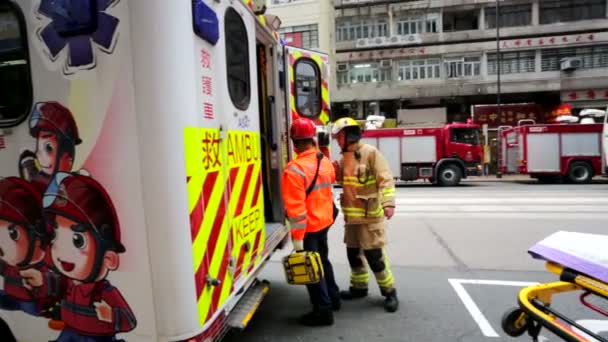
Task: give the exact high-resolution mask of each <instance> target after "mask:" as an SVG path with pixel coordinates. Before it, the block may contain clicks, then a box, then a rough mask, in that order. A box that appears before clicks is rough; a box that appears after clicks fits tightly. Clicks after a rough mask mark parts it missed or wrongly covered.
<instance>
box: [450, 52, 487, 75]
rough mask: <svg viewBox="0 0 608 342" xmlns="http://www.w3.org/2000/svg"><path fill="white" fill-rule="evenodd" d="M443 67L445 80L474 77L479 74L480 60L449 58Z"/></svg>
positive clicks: (474, 58)
mask: <svg viewBox="0 0 608 342" xmlns="http://www.w3.org/2000/svg"><path fill="white" fill-rule="evenodd" d="M444 66H445V76H446V77H447V78H464V77H475V76H479V75H480V73H481V58H480V57H464V58H449V59H446V60H445V61H444Z"/></svg>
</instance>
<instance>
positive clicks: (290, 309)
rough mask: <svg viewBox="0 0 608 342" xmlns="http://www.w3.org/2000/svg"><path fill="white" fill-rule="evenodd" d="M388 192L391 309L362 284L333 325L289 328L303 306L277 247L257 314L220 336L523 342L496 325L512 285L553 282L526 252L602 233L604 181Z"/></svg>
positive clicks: (336, 233) (341, 276)
mask: <svg viewBox="0 0 608 342" xmlns="http://www.w3.org/2000/svg"><path fill="white" fill-rule="evenodd" d="M336 192H337V193H338V192H339V190H337V191H336ZM397 198H398V199H397V205H398V208H397V213H396V216H395V217H394V218H393V219H392V220H391V221H390V222H389V229H388V238H389V241H390V242H389V244H388V246H387V250H388V253H389V256H390V259H391V264H392V267H393V273H394V275H395V278H396V282H397V290H398V294H399V298H400V301H401V307H400V310H399V311H398V312H397V313H394V314H389V313H385V312H384V311H383V309H382V306H381V305H382V297H380V295H379V291H378V289H377V287H376V286H375V284H373V283H371V284H373V285H374V286H373V287H371V288H372V291H371V296H369V297H368V298H365V299H362V300H359V301H355V302H346V303H344V305H343V308H342V310H341V311H340V312H338V313H337V314H336V316H335V319H336V323H335V325H334V326H331V327H324V328H306V327H301V326H299V325H298V323H297V319H298V317H299V315H300V314H302V313H304V312H306V311H308V310H309V308H310V307H309V304H308V301H307V294H306V292H305V289H304V288H303V287H299V286H291V285H287V284H286V283H285V280H284V275H283V273H282V268H281V265H280V264H279V263H278V262H277V261H278V260H280V258H281V257H282V256H283V255H284V254H285V253H287V252H288V251H283V252H281V253H277V254H275V256H274V257H273V261H272V262H271V263H270V264H269V265H268V266H267V268H266V269H265V270H264V272H263V273H262V276H261V278H264V279H267V280H269V281H270V282H271V286H272V288H271V291H270V293H269V294H268V295H267V297H266V299H265V301H264V302H263V303H262V305H261V306H260V309H259V311H258V312H257V313H256V315H255V316H254V318H253V319H252V321H251V323H250V324H249V326H248V327H247V329H246V330H245V331H244V332H241V333H239V334H236V335H231V336H229V337H228V339H227V340H228V341H251V342H256V341H349V342H351V341H353V342H354V341H425V342H427V341H428V342H431V341H432V342H434V341H437V342H439V341H441V342H444V341H463V342H481V341H484V342H485V341H531V339H530V337H527V336H525V335H524V336H523V337H520V338H518V339H513V338H511V337H508V336H506V334H505V333H504V332H503V331H502V329H501V326H500V319H501V316H502V315H503V313H504V312H505V311H506V310H507V309H509V308H511V307H513V306H515V305H516V303H517V299H516V296H517V293H518V290H519V289H520V288H521V287H522V286H524V285H526V284H528V283H533V282H548V281H555V280H557V279H556V276H554V275H553V274H551V273H549V272H547V271H545V268H544V263H543V262H541V261H537V260H534V259H532V258H531V257H530V256H529V255H528V254H527V252H526V251H527V249H528V248H529V247H531V246H532V245H533V244H535V243H536V242H538V241H540V240H542V239H543V238H544V237H546V236H548V235H550V234H552V233H554V232H556V231H559V230H569V231H579V232H589V233H597V234H601V233H604V234H605V233H606V232H607V231H608V229H607V228H606V227H608V184H595V185H586V186H574V185H537V184H528V183H527V182H523V183H506V182H467V183H466V184H465V185H463V186H460V187H457V188H437V187H432V186H429V185H424V184H415V185H410V186H405V187H400V188H399V189H398V191H397ZM339 220H341V219H339ZM342 233H343V228H342V223H341V221H339V222H336V224H335V226H334V227H333V228H332V230H331V233H330V248H331V260H332V261H333V263H334V267H335V269H336V273H337V278H338V282H339V284H340V286H342V287H344V288H346V287H347V286H348V278H349V269H348V265H347V260H346V256H345V250H344V247H343V243H342ZM371 279H373V277H372V278H371ZM557 298H558V300H556V302H555V303H554V307H555V308H557V309H559V310H561V311H564V312H565V313H567V314H568V315H569V316H570V317H571V318H573V319H575V320H579V321H582V323H584V324H585V325H586V326H588V327H590V328H592V329H595V330H606V332H605V333H602V336H608V318H606V317H603V316H600V315H598V314H596V313H594V312H591V311H590V310H588V309H584V308H583V307H582V305H580V304H579V303H578V301H577V299H576V298H575V297H570V296H561V297H557ZM607 304H608V303H607ZM606 307H608V305H605V306H604V308H606ZM541 336H542V337H541V339H540V340H541V341H560V339H558V338H557V337H555V335H552V334H551V333H550V332H548V331H546V330H543V332H542V333H541Z"/></svg>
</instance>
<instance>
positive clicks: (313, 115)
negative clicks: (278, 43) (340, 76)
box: [285, 46, 331, 154]
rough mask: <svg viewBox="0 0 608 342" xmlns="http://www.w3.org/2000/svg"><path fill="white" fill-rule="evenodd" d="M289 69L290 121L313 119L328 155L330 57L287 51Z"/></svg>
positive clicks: (316, 52) (312, 52) (286, 60)
mask: <svg viewBox="0 0 608 342" xmlns="http://www.w3.org/2000/svg"><path fill="white" fill-rule="evenodd" d="M285 65H287V91H286V94H287V103H288V107H289V111H290V112H291V114H290V115H288V116H289V118H290V121H291V120H293V119H295V118H297V117H300V116H301V117H306V118H309V119H312V120H313V121H314V122H315V123H316V125H317V132H318V133H321V134H319V145H320V147H321V148H322V150H323V151H324V152H325V153H326V154H328V153H329V151H328V147H329V135H328V133H329V131H328V124H329V121H330V110H331V108H330V101H329V77H330V74H331V73H330V69H329V57H328V55H327V54H324V53H321V52H318V51H312V50H306V49H302V48H297V47H293V46H286V47H285Z"/></svg>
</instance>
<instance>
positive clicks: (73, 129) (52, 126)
mask: <svg viewBox="0 0 608 342" xmlns="http://www.w3.org/2000/svg"><path fill="white" fill-rule="evenodd" d="M40 131H50V132H55V133H58V134H59V135H60V136H61V138H62V139H64V140H67V141H68V142H70V143H71V144H72V145H78V144H80V143H81V142H82V140H80V136H79V135H78V127H77V126H76V121H75V120H74V117H73V116H72V112H70V110H69V109H67V108H66V107H64V106H63V105H61V104H60V103H59V102H52V101H49V102H41V103H38V104H36V106H35V107H34V112H33V113H32V116H31V117H30V134H31V135H32V136H33V137H34V138H36V137H37V136H38V133H39V132H40Z"/></svg>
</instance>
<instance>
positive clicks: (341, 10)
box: [273, 0, 608, 125]
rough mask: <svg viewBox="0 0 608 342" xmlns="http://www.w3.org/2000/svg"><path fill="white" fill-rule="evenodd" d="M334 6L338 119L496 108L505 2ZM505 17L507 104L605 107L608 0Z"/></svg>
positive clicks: (432, 0) (541, 2)
mask: <svg viewBox="0 0 608 342" xmlns="http://www.w3.org/2000/svg"><path fill="white" fill-rule="evenodd" d="M273 1H274V0H273ZM333 5H334V20H335V34H334V35H333V36H332V40H333V42H332V45H333V46H334V49H335V50H334V51H333V53H334V56H333V57H334V58H333V60H334V61H335V64H334V65H333V70H334V71H335V77H336V78H335V80H336V82H332V86H333V88H332V93H331V94H332V101H333V104H332V109H333V112H334V116H336V115H342V114H343V113H344V110H345V109H347V110H348V111H349V112H350V113H351V116H354V117H356V118H360V119H362V118H364V117H365V116H366V115H368V114H384V115H385V116H386V117H388V118H395V117H396V113H397V112H398V110H399V109H407V108H424V107H445V108H447V113H448V120H449V121H452V120H463V119H466V118H467V117H469V115H470V114H471V106H473V105H479V104H495V103H496V100H497V97H496V93H497V88H498V87H497V85H498V82H497V79H498V77H497V69H498V68H497V64H498V63H497V37H496V21H497V20H496V0H485V1H484V0H414V1H404V0H401V1H398V0H397V1H396V0H375V1H371V0H367V1H366V0H333ZM499 18H500V20H499V24H500V26H499V28H500V30H499V31H500V39H499V40H498V47H499V48H500V56H501V62H500V66H501V67H500V74H501V77H500V79H501V82H500V88H501V99H502V101H501V102H502V103H536V104H539V105H542V106H543V108H551V107H555V106H558V105H560V104H562V103H570V104H572V107H573V108H575V109H576V108H582V107H589V106H591V107H599V108H601V107H602V106H603V107H604V108H605V106H606V105H607V104H608V0H500V15H499ZM507 114H508V113H506V112H505V113H503V115H507ZM509 115H512V114H509ZM502 122H504V119H503V121H502ZM500 123H501V120H500V118H496V117H493V120H492V122H491V124H493V125H499V124H500Z"/></svg>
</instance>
